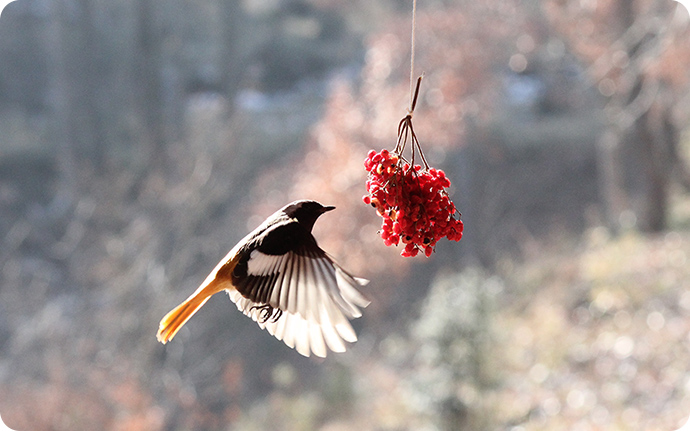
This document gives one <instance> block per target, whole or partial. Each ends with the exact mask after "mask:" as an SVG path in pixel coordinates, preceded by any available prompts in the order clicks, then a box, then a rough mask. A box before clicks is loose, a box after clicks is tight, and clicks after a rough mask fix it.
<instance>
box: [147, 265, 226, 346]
mask: <svg viewBox="0 0 690 431" xmlns="http://www.w3.org/2000/svg"><path fill="white" fill-rule="evenodd" d="M209 278H210V277H209ZM222 284H223V283H219V282H218V281H217V280H215V279H212V280H210V281H208V280H207V282H204V284H202V285H201V286H200V287H199V288H198V289H197V290H196V292H194V293H192V294H191V295H190V296H189V298H187V299H185V301H184V302H183V303H182V304H180V305H178V306H177V307H175V308H174V309H173V310H172V311H170V312H169V313H168V314H166V315H165V317H163V319H162V320H161V323H160V324H159V325H158V334H157V335H156V338H158V341H160V342H161V343H163V344H165V343H167V342H168V341H170V340H172V339H173V337H174V336H175V334H177V331H179V330H180V328H182V325H184V324H185V323H186V322H187V320H189V319H190V318H191V317H192V316H193V315H194V313H196V312H197V311H198V310H199V308H201V306H202V305H204V304H205V303H206V301H208V299H209V298H210V297H211V296H212V295H214V294H216V293H218V292H220V291H222V290H223V287H222V286H221V285H222Z"/></svg>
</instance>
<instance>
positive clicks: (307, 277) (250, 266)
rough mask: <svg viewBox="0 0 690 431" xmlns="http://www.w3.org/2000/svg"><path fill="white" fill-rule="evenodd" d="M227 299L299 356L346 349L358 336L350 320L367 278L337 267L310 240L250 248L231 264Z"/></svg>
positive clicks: (360, 304)
mask: <svg viewBox="0 0 690 431" xmlns="http://www.w3.org/2000/svg"><path fill="white" fill-rule="evenodd" d="M233 275H239V276H235V277H233V284H234V286H235V288H236V290H229V291H228V293H229V294H230V299H231V300H232V301H233V302H234V303H235V304H236V305H237V308H238V309H239V310H240V311H242V312H243V313H244V314H246V315H247V316H249V317H251V318H252V319H253V320H255V321H256V322H257V323H258V324H259V326H260V327H262V328H264V329H266V330H267V331H268V332H269V333H270V334H272V335H273V336H275V337H276V338H278V339H279V340H282V341H283V342H285V344H287V345H288V346H290V347H292V348H294V349H296V350H297V351H298V352H299V353H301V354H302V355H304V356H310V354H311V353H314V354H315V355H316V356H320V357H325V356H326V353H327V350H328V349H330V350H332V351H334V352H343V351H345V343H344V342H343V341H348V342H354V341H356V340H357V335H356V334H355V331H354V330H353V329H352V326H351V325H350V322H349V321H348V318H349V319H352V318H356V317H359V316H361V315H362V313H361V311H360V307H366V306H367V305H369V301H368V300H367V299H366V298H365V297H364V296H363V295H362V294H361V293H360V292H359V290H358V287H360V286H363V285H365V284H366V283H367V282H368V281H367V280H364V279H361V278H357V277H353V276H352V275H350V274H349V273H348V272H347V271H345V270H344V269H342V268H341V267H340V266H339V265H338V264H337V263H336V262H335V261H334V260H333V259H332V258H331V257H330V256H328V254H326V253H325V252H324V251H323V250H321V249H320V248H319V247H318V246H317V245H316V243H315V242H307V243H305V244H302V245H301V246H300V247H299V248H297V249H295V250H291V251H289V252H287V253H284V254H280V255H275V254H267V253H264V252H262V251H261V248H259V249H255V250H253V251H252V252H251V253H250V254H249V256H248V259H246V260H244V259H243V261H242V262H240V263H239V264H238V265H237V267H236V268H235V271H234V274H233Z"/></svg>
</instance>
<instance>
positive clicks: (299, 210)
mask: <svg viewBox="0 0 690 431" xmlns="http://www.w3.org/2000/svg"><path fill="white" fill-rule="evenodd" d="M334 209H335V207H334V206H324V205H321V204H320V203H318V202H316V201H309V200H301V201H295V202H293V203H291V204H288V205H286V206H285V208H283V212H284V213H285V215H287V216H288V217H290V218H294V219H296V220H297V221H298V222H299V223H300V224H301V225H302V226H304V227H305V228H307V230H309V231H311V229H312V228H313V227H314V223H315V222H316V219H317V218H319V216H320V215H321V214H323V213H325V212H326V211H330V210H334Z"/></svg>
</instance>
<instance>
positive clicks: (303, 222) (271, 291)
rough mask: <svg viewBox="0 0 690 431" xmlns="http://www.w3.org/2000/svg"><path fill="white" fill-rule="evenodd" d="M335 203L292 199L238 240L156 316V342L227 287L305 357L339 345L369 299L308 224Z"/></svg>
mask: <svg viewBox="0 0 690 431" xmlns="http://www.w3.org/2000/svg"><path fill="white" fill-rule="evenodd" d="M333 209H335V207H333V206H323V205H321V204H320V203H318V202H316V201H311V200H299V201H295V202H292V203H290V204H288V205H286V206H284V207H283V208H281V209H279V210H278V211H276V212H275V213H274V214H273V215H271V216H270V217H268V218H267V219H266V220H265V221H264V222H263V223H262V224H261V225H260V226H259V227H257V228H256V229H254V230H253V231H252V232H251V233H249V234H248V235H247V236H246V237H244V239H242V240H241V241H240V242H239V243H237V245H235V247H233V249H232V250H230V252H229V253H228V255H227V256H225V258H223V260H221V261H220V263H218V265H217V266H216V268H215V269H214V270H213V271H211V274H209V276H208V277H207V278H206V280H205V281H204V282H203V283H202V284H201V286H199V288H198V289H197V290H196V291H195V292H194V293H192V295H191V296H189V298H187V299H186V300H185V301H184V302H182V304H180V305H179V306H177V307H176V308H174V309H173V310H172V311H171V312H169V313H168V314H167V315H166V316H165V317H163V319H162V320H161V322H160V326H159V328H158V334H157V338H158V341H160V342H161V343H163V344H165V343H167V342H168V341H170V340H172V338H173V337H174V336H175V334H176V333H177V332H178V331H179V330H180V328H181V327H182V325H184V324H185V323H186V322H187V320H189V318H190V317H192V316H193V315H194V313H196V312H197V310H199V308H201V307H202V306H203V305H204V304H205V303H206V301H207V300H208V299H209V298H210V297H211V296H212V295H214V294H216V293H218V292H222V291H225V292H227V293H228V295H229V296H230V299H231V300H232V301H233V302H234V303H235V305H237V308H238V309H239V310H240V311H242V312H243V313H244V314H246V315H247V316H249V317H251V318H252V319H253V320H254V321H256V322H257V323H258V324H259V326H260V327H261V328H262V329H266V330H267V331H268V332H269V333H270V334H271V335H273V336H274V337H276V338H277V339H279V340H282V341H283V342H284V343H285V344H287V345H288V346H290V347H291V348H294V349H296V350H297V351H298V352H299V353H300V354H302V355H304V356H310V355H311V353H313V354H314V355H316V356H319V357H325V356H326V353H327V351H328V349H330V350H332V351H334V352H344V351H345V349H346V345H345V343H344V341H347V342H350V343H352V342H355V341H356V340H357V335H356V333H355V331H354V330H353V329H352V325H350V322H349V320H348V319H353V318H357V317H360V316H361V315H362V313H361V311H360V307H361V308H363V307H366V306H367V305H369V301H368V300H367V299H366V298H365V297H364V296H363V295H362V294H361V293H360V291H359V290H358V288H359V287H361V286H364V285H366V284H367V283H368V280H365V279H362V278H358V277H354V276H353V275H351V274H350V273H348V272H347V271H345V270H344V269H343V268H342V267H341V266H340V265H338V264H337V263H336V262H335V261H334V259H333V258H332V257H331V256H329V255H328V254H327V253H326V252H325V251H323V250H322V249H321V248H320V247H319V246H318V244H317V243H316V239H314V236H313V235H312V233H311V231H312V228H313V227H314V223H315V222H316V219H318V218H319V216H321V215H322V214H323V213H325V212H327V211H331V210H333Z"/></svg>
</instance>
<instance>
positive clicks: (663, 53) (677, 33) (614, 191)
mask: <svg viewBox="0 0 690 431" xmlns="http://www.w3.org/2000/svg"><path fill="white" fill-rule="evenodd" d="M545 8H546V10H547V12H548V13H547V16H548V17H549V18H550V20H551V22H552V25H553V26H554V27H555V28H556V29H557V30H558V31H559V32H560V33H561V34H562V35H563V36H564V37H565V38H566V40H567V41H568V44H569V46H570V47H571V49H572V50H573V51H574V52H576V53H577V54H578V55H579V57H580V59H581V60H582V61H583V62H585V63H586V64H587V65H588V74H589V76H590V79H591V80H592V83H593V85H594V86H596V87H597V88H598V90H599V92H600V93H601V94H603V95H604V96H605V97H606V98H607V100H608V102H607V105H606V108H605V113H606V121H607V130H606V132H605V133H604V134H603V135H602V136H601V139H600V140H599V162H600V163H599V165H600V166H599V168H600V178H601V181H602V186H601V188H602V194H603V200H604V203H605V207H606V216H607V219H608V224H609V226H610V227H611V228H612V229H614V230H618V229H619V228H620V226H621V223H623V224H625V223H626V221H625V220H623V221H622V220H621V215H622V214H624V212H625V211H626V210H629V211H633V213H634V214H635V215H636V219H637V224H638V226H639V228H640V229H642V230H645V231H659V230H663V229H664V228H665V227H666V225H667V213H668V205H669V201H668V199H669V191H670V186H671V184H672V182H673V180H674V176H675V178H676V179H677V180H680V181H679V182H680V183H681V184H684V185H685V186H686V188H687V189H688V190H690V187H688V186H690V181H688V178H690V177H689V176H688V170H687V167H686V166H685V165H684V163H683V161H682V159H681V158H680V157H679V155H678V143H679V136H680V129H681V128H682V127H683V125H684V124H685V121H686V120H687V119H688V118H689V112H690V111H689V110H688V108H687V102H686V99H687V98H688V95H689V94H690V73H689V72H688V70H687V68H683V67H678V66H677V65H678V64H681V63H682V62H679V59H681V58H688V56H690V44H688V43H687V41H688V34H689V33H688V21H687V13H686V12H685V10H684V8H683V7H682V6H680V5H679V4H677V3H675V2H671V1H652V0H635V1H631V0H605V1H599V2H571V1H550V2H548V3H546V4H545ZM683 15H685V16H683ZM627 223H630V221H628V222H627Z"/></svg>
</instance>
